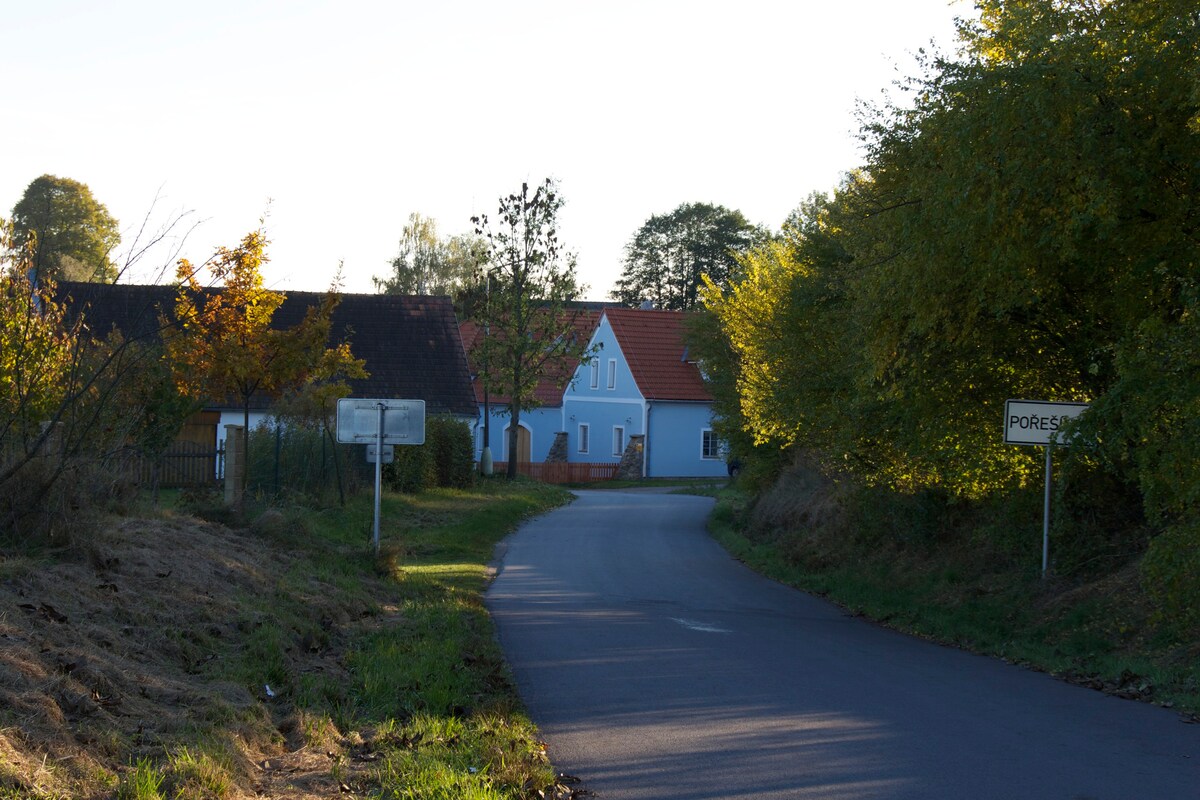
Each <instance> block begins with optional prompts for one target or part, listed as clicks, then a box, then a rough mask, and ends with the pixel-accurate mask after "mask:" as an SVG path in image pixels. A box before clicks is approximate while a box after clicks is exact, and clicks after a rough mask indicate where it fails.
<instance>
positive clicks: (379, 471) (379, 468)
mask: <svg viewBox="0 0 1200 800" xmlns="http://www.w3.org/2000/svg"><path fill="white" fill-rule="evenodd" d="M386 407H387V406H385V405H384V404H383V403H380V404H379V427H377V428H376V429H375V555H379V506H380V502H381V499H382V498H381V489H382V488H383V410H384V408H386Z"/></svg>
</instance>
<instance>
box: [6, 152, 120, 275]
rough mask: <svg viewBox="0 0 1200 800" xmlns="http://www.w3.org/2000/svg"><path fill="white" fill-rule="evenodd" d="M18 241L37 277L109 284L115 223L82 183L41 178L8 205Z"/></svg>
mask: <svg viewBox="0 0 1200 800" xmlns="http://www.w3.org/2000/svg"><path fill="white" fill-rule="evenodd" d="M12 214H13V220H12V221H13V227H14V230H15V232H16V239H17V243H18V244H21V245H26V244H28V245H30V246H31V247H32V253H33V267H34V271H35V273H36V274H37V275H38V276H39V278H50V279H54V280H73V281H98V282H101V283H112V282H113V281H115V280H116V279H117V267H116V265H115V264H114V263H113V260H112V252H113V250H114V248H116V246H117V245H118V244H119V243H120V241H121V235H120V231H119V230H118V226H117V221H116V220H115V219H113V217H112V215H111V214H109V213H108V209H107V208H105V207H104V205H103V204H102V203H100V202H98V201H97V200H96V198H95V197H93V196H92V191H91V189H89V188H88V187H87V184H84V183H80V182H79V181H76V180H72V179H70V178H59V177H57V176H54V175H42V176H41V177H40V178H37V179H36V180H34V181H33V182H32V183H30V184H29V187H28V188H27V189H26V190H25V194H24V195H23V196H22V197H21V199H20V200H19V201H18V202H17V204H16V205H15V206H14V207H13V211H12Z"/></svg>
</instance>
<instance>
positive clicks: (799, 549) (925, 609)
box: [710, 488, 1200, 721]
mask: <svg viewBox="0 0 1200 800" xmlns="http://www.w3.org/2000/svg"><path fill="white" fill-rule="evenodd" d="M750 503H751V498H750V497H749V496H748V495H746V494H745V493H743V492H741V491H739V490H737V489H734V488H731V489H726V490H724V491H722V492H720V493H719V496H718V503H717V507H716V509H715V510H714V513H713V516H712V518H711V520H710V530H711V532H712V534H713V536H714V538H716V539H717V540H718V541H719V542H720V543H721V544H722V545H723V546H724V547H725V548H726V549H727V550H728V551H729V552H730V553H731V554H732V555H733V556H734V557H736V558H738V559H739V560H741V561H743V562H744V563H746V564H747V565H748V566H750V567H751V568H752V569H754V570H756V571H758V572H760V573H762V574H764V575H767V576H768V577H771V578H773V579H775V580H778V581H780V582H783V583H786V584H788V585H791V586H795V587H797V588H799V589H803V590H805V591H808V592H812V593H814V594H817V595H820V596H823V597H826V598H828V599H829V600H831V601H833V602H835V603H837V604H838V605H840V606H842V607H844V608H846V609H848V610H850V611H852V612H854V613H856V614H861V615H863V616H865V617H868V618H870V619H873V620H876V621H878V622H881V623H883V624H886V625H888V626H889V627H893V628H896V629H898V630H902V631H905V632H908V633H911V634H914V635H918V636H922V637H924V638H928V639H931V640H934V641H938V642H941V643H944V644H948V645H952V646H956V647H962V648H964V649H968V650H971V651H973V652H978V653H983V654H986V655H992V656H996V657H999V658H1003V659H1005V660H1007V661H1010V662H1012V663H1017V664H1022V665H1025V666H1027V667H1030V668H1032V669H1036V670H1039V671H1044V672H1048V673H1051V674H1053V675H1056V676H1058V677H1061V678H1064V679H1066V680H1069V681H1071V682H1074V683H1078V684H1081V685H1085V686H1088V687H1090V688H1094V689H1097V690H1100V691H1104V692H1107V693H1110V694H1114V695H1117V696H1121V697H1126V698H1129V699H1137V700H1142V701H1148V702H1155V703H1158V704H1161V705H1163V706H1166V707H1168V708H1175V709H1177V710H1179V711H1180V712H1181V713H1182V714H1183V715H1184V716H1185V718H1187V719H1188V720H1189V721H1200V719H1197V718H1196V716H1195V715H1196V714H1198V713H1200V646H1198V645H1197V642H1196V641H1195V638H1194V637H1193V636H1190V635H1189V633H1188V632H1184V631H1179V630H1174V629H1172V628H1171V627H1170V626H1163V625H1161V624H1159V623H1157V622H1156V621H1155V620H1154V615H1153V612H1152V610H1151V609H1150V608H1149V606H1148V604H1147V602H1146V598H1145V597H1144V595H1143V594H1142V592H1141V590H1140V587H1139V586H1138V582H1137V571H1136V565H1131V566H1130V567H1129V568H1127V569H1125V570H1123V571H1120V572H1118V573H1115V574H1111V575H1108V576H1106V577H1104V578H1102V579H1099V580H1095V581H1091V582H1074V583H1068V582H1065V581H1061V580H1055V579H1052V580H1049V581H1043V580H1041V579H1040V577H1039V576H1038V570H1037V569H1036V568H1034V565H1033V564H1032V562H1031V563H1028V564H1005V563H989V562H988V561H987V559H986V558H981V557H980V549H979V548H977V547H971V546H969V545H968V546H959V547H953V546H951V547H945V548H938V547H926V546H912V545H908V546H906V545H904V544H895V543H890V544H889V543H884V542H880V541H879V539H878V538H871V537H867V538H866V539H865V540H864V539H863V538H859V536H858V534H856V533H855V532H854V531H851V532H848V533H847V532H846V531H844V530H843V531H840V534H839V535H837V536H824V537H822V536H821V535H820V534H819V533H818V534H816V535H813V534H811V532H807V531H802V530H778V529H776V530H770V531H756V530H754V529H752V528H751V527H750V526H749V525H748V524H747V520H748V516H749V515H748V513H747V511H748V507H749V505H750ZM818 524H820V523H818Z"/></svg>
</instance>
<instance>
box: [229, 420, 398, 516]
mask: <svg viewBox="0 0 1200 800" xmlns="http://www.w3.org/2000/svg"><path fill="white" fill-rule="evenodd" d="M398 449H399V448H397V450H398ZM363 460H364V455H363V448H362V447H361V446H359V445H351V444H333V443H331V442H330V441H329V437H328V436H327V435H326V434H325V433H324V432H323V431H321V430H320V429H318V428H314V427H307V426H302V425H281V426H278V427H276V426H275V425H267V424H266V423H263V424H260V425H259V426H258V427H256V428H255V429H254V430H252V431H250V447H249V451H248V458H247V463H246V489H247V491H248V492H249V493H251V494H252V495H254V494H258V495H264V496H267V497H279V496H281V495H288V496H291V497H292V498H293V499H297V498H300V497H306V498H309V499H310V500H312V501H315V502H317V503H323V502H327V501H329V500H330V499H331V498H333V497H335V496H336V493H337V491H338V481H339V480H341V481H342V484H343V488H344V490H345V492H346V493H351V492H353V491H355V490H356V489H357V488H359V487H361V486H363V485H364V473H365V470H364V469H363V467H362V465H361V462H362V461H363Z"/></svg>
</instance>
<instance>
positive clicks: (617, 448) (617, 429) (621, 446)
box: [613, 425, 625, 456]
mask: <svg viewBox="0 0 1200 800" xmlns="http://www.w3.org/2000/svg"><path fill="white" fill-rule="evenodd" d="M613 455H614V456H623V455H625V429H624V428H622V427H621V426H620V425H616V426H614V427H613Z"/></svg>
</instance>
